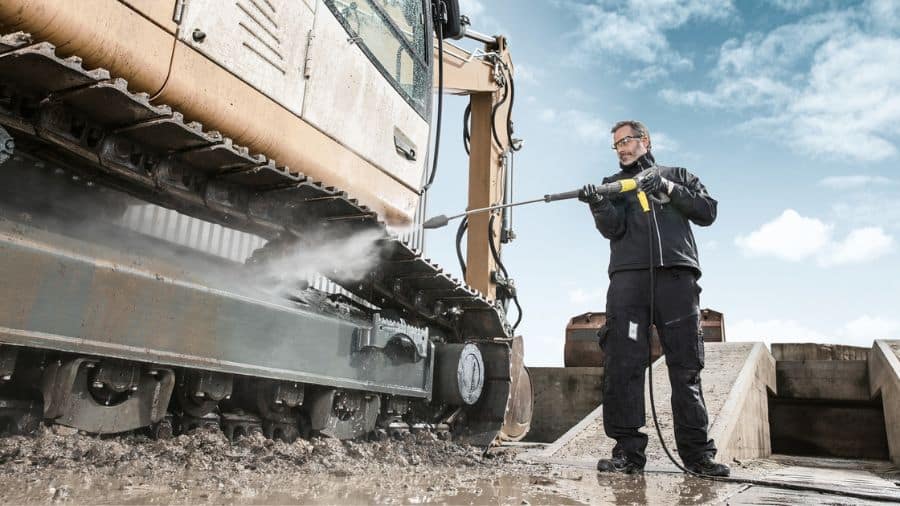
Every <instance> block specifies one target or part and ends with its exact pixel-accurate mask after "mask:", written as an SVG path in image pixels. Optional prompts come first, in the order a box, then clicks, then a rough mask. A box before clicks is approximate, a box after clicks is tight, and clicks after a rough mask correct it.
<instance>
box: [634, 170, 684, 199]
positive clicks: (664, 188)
mask: <svg viewBox="0 0 900 506" xmlns="http://www.w3.org/2000/svg"><path fill="white" fill-rule="evenodd" d="M638 188H640V189H641V191H642V192H644V193H646V194H647V195H659V194H660V193H662V194H665V195H669V194H670V193H672V190H673V189H674V188H675V183H673V182H672V181H669V180H668V179H666V178H664V177H662V176H661V175H660V174H659V167H656V166H654V167H653V168H651V169H649V170H647V171H645V172H644V173H643V175H642V176H641V179H640V180H638Z"/></svg>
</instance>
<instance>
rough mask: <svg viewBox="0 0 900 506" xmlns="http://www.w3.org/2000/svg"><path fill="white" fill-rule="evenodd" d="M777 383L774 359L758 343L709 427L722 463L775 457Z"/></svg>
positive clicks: (763, 346)
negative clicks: (772, 423)
mask: <svg viewBox="0 0 900 506" xmlns="http://www.w3.org/2000/svg"><path fill="white" fill-rule="evenodd" d="M775 382H776V375H775V359H774V358H773V357H772V355H771V354H770V353H769V350H768V349H766V346H765V345H764V344H763V343H756V344H755V345H754V346H753V350H752V351H751V352H750V355H749V357H747V361H746V362H744V365H743V367H742V369H741V372H740V373H739V374H738V378H737V380H736V381H735V382H734V384H733V385H732V387H731V392H730V393H729V395H728V398H727V399H726V400H725V404H724V405H723V406H722V409H721V411H719V413H718V415H717V416H716V419H715V422H714V423H713V425H712V427H710V437H712V438H713V439H714V440H715V441H716V446H718V448H719V454H718V456H717V460H718V461H719V462H730V461H731V460H732V459H746V458H758V457H767V456H769V455H771V454H772V439H771V435H770V433H769V392H770V391H771V392H775V391H776V388H777V387H776V383H775Z"/></svg>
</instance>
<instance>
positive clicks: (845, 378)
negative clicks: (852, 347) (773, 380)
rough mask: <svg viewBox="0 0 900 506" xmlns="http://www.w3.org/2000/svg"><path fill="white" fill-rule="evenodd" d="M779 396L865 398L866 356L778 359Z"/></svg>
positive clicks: (797, 397) (867, 368)
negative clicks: (856, 357)
mask: <svg viewBox="0 0 900 506" xmlns="http://www.w3.org/2000/svg"><path fill="white" fill-rule="evenodd" d="M775 371H776V377H777V385H778V398H779V399H829V400H841V401H868V400H870V399H871V395H870V392H869V363H868V361H867V360H779V361H778V362H777V363H776V365H775Z"/></svg>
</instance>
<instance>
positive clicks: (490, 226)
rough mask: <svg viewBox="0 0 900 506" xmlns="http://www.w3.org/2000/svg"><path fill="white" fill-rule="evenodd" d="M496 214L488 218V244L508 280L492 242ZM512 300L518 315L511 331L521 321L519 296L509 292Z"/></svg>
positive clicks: (514, 329)
mask: <svg viewBox="0 0 900 506" xmlns="http://www.w3.org/2000/svg"><path fill="white" fill-rule="evenodd" d="M496 217H497V215H495V214H491V219H490V220H488V244H489V245H490V247H491V256H492V257H494V263H496V264H497V267H499V268H500V270H501V271H502V272H503V277H504V278H506V279H507V280H509V272H508V271H507V270H506V266H505V265H503V261H502V260H500V253H499V252H498V251H497V245H496V244H494V218H496ZM511 295H512V301H513V303H514V304H515V305H516V310H517V312H518V313H519V315H518V316H517V317H516V323H514V324H513V326H512V330H513V332H515V331H516V329H517V328H519V324H520V323H522V306H521V305H520V304H519V296H518V295H516V294H515V293H511Z"/></svg>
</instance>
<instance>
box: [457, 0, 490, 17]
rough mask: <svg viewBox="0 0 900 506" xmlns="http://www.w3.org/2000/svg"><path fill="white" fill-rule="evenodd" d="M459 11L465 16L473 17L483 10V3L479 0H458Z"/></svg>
mask: <svg viewBox="0 0 900 506" xmlns="http://www.w3.org/2000/svg"><path fill="white" fill-rule="evenodd" d="M459 12H460V14H463V15H465V16H469V17H475V16H478V15H479V14H481V13H482V12H484V4H483V3H481V2H480V1H479V0H459Z"/></svg>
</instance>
